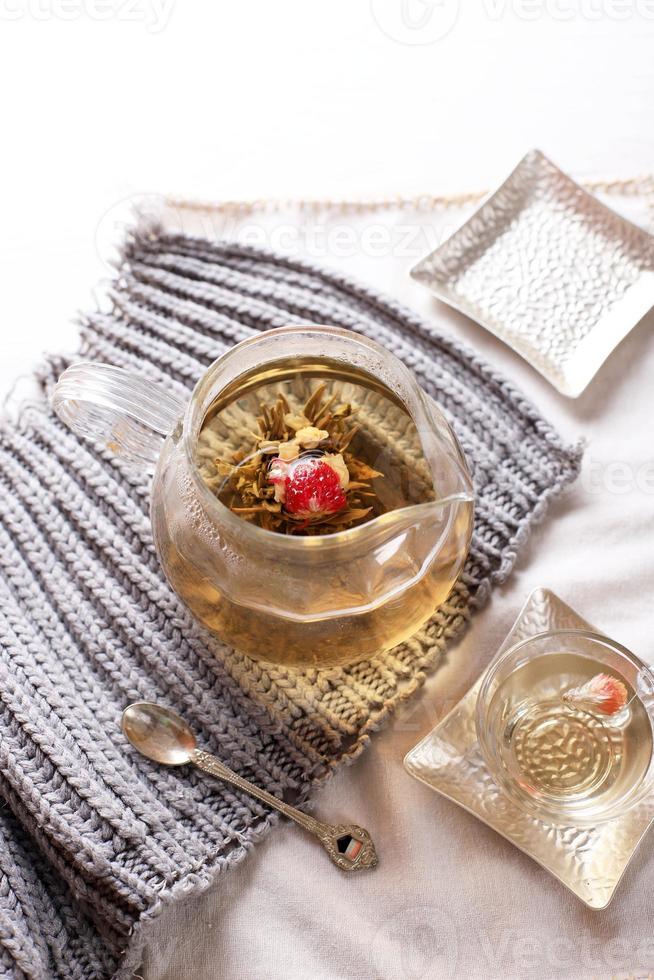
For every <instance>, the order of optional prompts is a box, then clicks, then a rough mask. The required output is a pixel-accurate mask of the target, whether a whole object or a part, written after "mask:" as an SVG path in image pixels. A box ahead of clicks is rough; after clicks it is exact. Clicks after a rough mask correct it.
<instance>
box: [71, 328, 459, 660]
mask: <svg viewBox="0 0 654 980" xmlns="http://www.w3.org/2000/svg"><path fill="white" fill-rule="evenodd" d="M298 363H301V364H308V363H311V364H313V365H314V366H315V365H320V364H322V363H329V364H330V365H332V366H333V365H337V366H338V365H340V366H341V367H342V369H343V371H344V372H345V373H346V374H347V372H353V371H354V372H357V376H360V377H365V378H367V379H368V380H369V382H370V390H371V391H373V393H374V392H375V391H376V392H377V394H376V395H375V394H373V395H372V396H371V398H377V399H378V400H377V402H376V404H377V405H379V404H380V402H379V392H380V391H382V392H385V393H386V395H387V396H388V397H389V399H390V400H389V401H388V402H383V404H384V405H385V406H387V407H386V409H385V411H386V412H387V413H388V412H390V413H391V416H392V417H393V418H394V416H393V413H401V414H402V415H403V417H405V418H408V419H409V420H410V422H411V424H412V425H413V426H414V427H415V432H416V434H417V439H418V440H419V443H418V444H419V447H420V449H421V456H422V465H423V467H424V470H425V473H426V477H427V479H428V481H429V484H430V490H431V495H430V499H425V500H423V501H422V502H418V503H409V504H408V505H406V506H399V507H396V508H395V509H391V510H388V511H387V512H384V513H381V514H380V515H379V516H377V517H375V518H374V519H371V520H368V521H367V522H365V523H362V524H360V525H359V526H354V527H350V528H347V529H345V530H338V531H336V532H334V533H327V534H323V535H320V536H312V535H306V536H305V535H295V534H293V535H288V534H281V533H278V532H276V531H274V530H268V529H266V528H263V527H260V526H257V525H256V524H253V523H250V522H249V521H247V520H244V519H243V517H242V516H239V515H238V514H237V513H235V512H233V510H232V509H230V507H229V506H227V505H226V504H225V503H224V502H222V501H221V500H220V499H219V498H218V497H217V496H216V495H215V493H214V492H212V490H211V488H210V487H209V486H208V485H207V483H206V482H205V480H204V479H203V477H202V474H201V472H200V466H199V461H198V454H197V450H198V445H199V439H200V433H201V430H202V427H203V423H204V422H205V419H206V418H207V417H208V413H209V411H210V409H211V408H212V406H215V405H216V404H217V402H218V401H220V399H221V398H222V399H223V400H224V401H225V403H226V402H227V401H228V400H229V399H228V398H226V395H227V394H228V393H230V392H231V393H234V399H235V400H236V401H237V402H238V398H239V384H240V380H241V379H243V378H251V377H253V376H256V377H259V378H266V377H268V376H271V375H273V374H274V371H275V370H276V369H279V366H280V365H282V366H284V365H287V366H289V370H291V373H292V365H294V364H298ZM388 406H390V407H388ZM53 407H54V409H55V411H56V412H57V414H58V415H59V417H60V418H61V419H62V420H63V421H64V422H66V423H67V425H69V426H70V428H72V429H73V430H74V431H75V432H76V433H77V434H78V435H80V436H82V437H84V438H86V439H89V440H93V441H99V442H103V443H104V444H105V445H106V446H108V447H109V448H110V449H112V450H113V451H114V452H115V453H117V454H118V455H120V457H121V458H122V459H123V460H124V461H125V462H128V463H129V464H130V465H133V466H136V467H138V468H140V469H141V471H143V470H144V469H150V470H154V478H153V482H152V496H151V509H150V512H151V519H152V527H153V533H154V542H155V546H156V549H157V553H158V555H159V559H160V561H161V564H162V567H163V569H164V571H165V573H166V576H167V578H168V580H169V582H170V584H171V586H172V588H173V589H174V590H175V592H177V594H178V595H179V596H180V597H181V598H182V599H183V600H184V602H185V603H186V604H187V605H188V607H189V608H190V609H191V611H192V612H193V613H194V615H195V616H196V617H197V618H198V619H199V620H200V622H201V623H203V624H204V626H206V627H207V628H208V629H209V630H211V631H212V632H213V633H214V634H216V635H217V636H218V637H219V638H220V639H221V640H223V641H225V642H226V643H228V644H230V645H231V646H233V647H235V648H236V649H237V650H239V651H240V652H242V653H245V654H248V655H249V656H252V657H255V658H257V659H261V660H265V661H268V662H273V663H279V664H284V665H288V666H299V667H307V666H315V667H334V666H342V665H346V664H351V663H354V662H356V661H357V660H363V659H367V658H369V657H371V656H373V655H374V654H376V653H378V652H380V651H382V650H384V649H389V648H391V647H393V646H395V645H396V644H398V643H401V642H402V641H403V640H406V639H407V638H408V637H409V636H411V635H412V634H413V633H415V632H416V631H417V630H418V629H419V628H420V627H421V626H422V625H423V624H424V623H425V622H426V621H427V620H428V619H429V618H430V616H431V615H432V614H433V613H434V611H435V610H436V608H437V607H438V606H439V605H440V604H441V603H442V602H443V601H444V600H445V599H446V598H447V596H448V594H449V593H450V591H451V589H452V586H453V584H454V582H455V581H456V579H457V577H458V575H459V573H460V571H461V569H462V567H463V564H464V562H465V559H466V555H467V552H468V547H469V543H470V537H471V533H472V523H473V505H474V498H473V493H472V483H471V478H470V473H469V471H468V468H467V465H466V462H465V459H464V456H463V454H462V452H461V449H460V447H459V444H458V442H457V440H456V437H455V436H454V434H453V432H452V430H451V429H450V427H449V425H448V423H447V421H446V420H445V418H444V416H443V414H442V413H441V411H440V410H439V408H438V407H437V406H436V404H435V403H434V402H433V401H432V400H431V399H430V398H429V397H428V396H427V395H426V394H425V393H424V392H423V391H422V390H421V389H420V387H419V386H418V384H417V382H416V380H415V378H414V376H413V374H412V373H411V372H410V371H409V369H408V368H407V367H406V366H405V365H404V364H403V363H402V362H401V361H399V360H398V359H397V358H396V357H395V356H394V355H393V354H391V353H389V352H388V351H387V350H385V349H384V348H383V347H381V346H380V345H379V344H377V343H374V342H373V341H372V340H369V339H367V338H366V337H363V336H361V335H359V334H355V333H353V332H350V331H347V330H342V329H338V328H334V327H322V326H291V327H282V328H280V329H276V330H270V331H266V332H262V333H258V334H256V335H254V336H252V337H250V338H248V339H247V340H245V341H243V342H242V343H240V344H238V345H237V346H235V347H233V348H231V349H230V350H229V351H228V352H227V353H225V354H223V355H222V356H221V357H219V358H218V359H217V360H216V361H214V363H213V364H212V365H211V366H210V367H209V368H208V369H207V371H206V372H205V374H204V375H203V376H202V377H201V378H200V380H199V381H198V383H197V384H196V386H195V389H194V391H193V393H192V395H191V397H190V400H189V401H188V403H187V404H184V402H183V401H182V400H181V399H180V398H178V397H177V396H176V395H174V394H171V393H170V392H168V391H167V390H165V389H164V388H163V387H162V386H160V385H157V384H154V383H152V382H151V381H149V380H146V379H145V378H140V377H138V376H135V375H132V374H131V373H129V372H126V371H124V370H122V369H121V368H115V367H112V366H110V365H105V364H96V363H80V364H75V365H72V366H71V367H69V368H68V369H67V370H66V371H65V372H64V373H63V374H62V375H61V377H60V379H59V381H58V382H57V385H56V386H55V390H54V393H53ZM364 409H365V405H364ZM364 416H365V412H364ZM391 416H388V415H385V416H384V418H382V421H384V419H386V418H390V417H391ZM357 418H358V416H357ZM363 424H364V427H365V418H364V423H363ZM396 427H397V426H395V428H396ZM391 428H393V426H391ZM394 459H395V457H391V463H390V464H389V466H390V469H392V468H393V466H394V465H395V463H394V462H393V460H394ZM391 477H392V473H391Z"/></svg>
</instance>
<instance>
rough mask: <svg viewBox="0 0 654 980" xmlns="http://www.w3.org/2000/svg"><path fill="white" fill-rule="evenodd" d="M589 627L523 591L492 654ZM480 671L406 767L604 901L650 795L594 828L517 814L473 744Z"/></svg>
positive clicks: (644, 822) (640, 828) (540, 592)
mask: <svg viewBox="0 0 654 980" xmlns="http://www.w3.org/2000/svg"><path fill="white" fill-rule="evenodd" d="M562 628H567V629H579V628H585V629H589V628H590V629H593V627H592V626H590V624H589V623H587V622H586V621H585V620H583V619H582V618H581V617H580V616H578V615H577V614H576V613H575V612H574V611H573V610H572V609H570V607H569V606H566V604H565V603H564V602H562V601H561V600H560V599H559V598H557V596H555V595H554V593H553V592H550V591H549V590H548V589H536V590H535V591H534V592H532V594H531V595H530V596H529V598H528V600H527V602H526V603H525V605H524V607H523V609H522V612H521V613H520V615H519V616H518V618H517V620H516V622H515V623H514V625H513V627H512V629H511V632H510V633H509V635H508V636H507V638H506V640H505V641H504V643H503V644H502V646H501V648H500V650H499V651H498V653H497V657H499V656H500V655H501V654H502V653H504V651H505V650H507V649H508V648H509V647H510V646H513V644H514V643H517V642H518V641H519V640H523V639H526V637H528V636H533V635H534V633H541V632H543V630H549V629H562ZM480 683H481V678H480V680H479V681H477V683H476V684H475V685H474V687H472V688H471V690H470V691H468V693H467V694H466V695H465V697H464V698H463V699H462V700H461V701H460V702H459V704H458V705H457V706H456V708H454V710H453V711H451V712H450V714H449V715H447V717H446V718H444V719H443V721H441V722H440V724H438V725H437V726H436V728H434V730H433V731H432V732H431V733H430V734H429V735H427V737H426V738H424V739H423V740H422V741H421V742H419V743H418V745H416V746H415V748H413V749H411V751H410V752H409V753H408V754H407V756H406V758H405V760H404V765H405V767H406V769H407V771H408V772H409V773H410V774H411V775H412V776H415V777H416V779H419V780H421V781H422V782H423V783H426V784H427V785H428V786H431V788H432V789H435V790H436V791H437V792H438V793H441V794H442V795H443V796H445V797H447V798H448V799H449V800H452V801H453V802H454V803H458V804H459V806H462V807H463V808H464V809H466V810H468V812H469V813H472V814H473V815H474V816H476V817H479V819H480V820H482V821H483V822H484V823H486V824H488V826H489V827H492V828H493V830H496V831H497V832H498V833H499V834H502V836H503V837H506V839H507V840H509V841H511V843H512V844H515V845H516V847H518V848H520V850H521V851H524V853H525V854H528V855H529V857H531V858H533V859H534V861H537V862H538V863H539V864H540V865H542V866H543V868H545V869H546V870H547V871H550V872H551V873H552V874H553V875H554V876H555V877H556V878H558V879H559V881H560V882H561V883H562V884H564V885H565V886H566V887H567V888H569V889H570V891H572V892H574V894H575V895H576V896H577V897H578V898H580V899H581V900H582V902H585V903H586V905H589V906H590V908H593V909H603V908H605V907H606V906H607V905H608V904H609V902H610V901H611V899H612V898H613V893H614V892H615V889H616V888H617V886H618V882H619V881H620V879H621V878H622V875H623V874H624V872H625V869H626V867H627V865H628V864H629V861H630V860H631V858H632V856H633V854H634V852H635V850H636V848H637V847H638V845H639V843H640V841H641V840H642V838H643V836H644V834H645V833H646V831H647V829H648V828H649V826H650V824H651V823H652V820H654V794H652V795H650V796H648V797H647V798H646V799H645V800H644V801H643V802H642V803H640V804H639V805H638V806H636V807H635V808H634V809H633V810H631V811H629V813H627V814H625V815H623V816H621V817H616V818H615V819H614V820H609V821H608V822H606V823H603V824H600V825H599V826H597V827H590V828H589V827H585V828H583V829H579V828H576V827H553V826H552V825H550V824H547V823H544V822H543V821H541V820H537V819H535V818H534V817H530V816H528V815H527V814H525V813H523V812H522V810H520V809H519V808H518V807H516V806H515V805H514V804H513V803H512V802H511V800H509V798H508V797H507V796H505V795H504V793H503V792H502V791H501V789H500V788H499V787H498V786H497V784H496V783H495V782H494V781H493V779H492V778H491V776H490V774H489V772H488V770H487V769H486V766H485V765H484V762H483V760H482V757H481V754H480V752H479V746H478V743H477V735H476V731H475V704H476V701H477V691H478V690H479V686H480Z"/></svg>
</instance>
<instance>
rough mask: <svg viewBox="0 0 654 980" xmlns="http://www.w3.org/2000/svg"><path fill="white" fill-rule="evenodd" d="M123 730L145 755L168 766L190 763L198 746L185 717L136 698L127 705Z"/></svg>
mask: <svg viewBox="0 0 654 980" xmlns="http://www.w3.org/2000/svg"><path fill="white" fill-rule="evenodd" d="M122 729H123V734H124V735H125V737H126V738H127V739H128V740H129V741H130V742H131V743H132V745H133V746H134V748H135V749H137V750H138V751H139V752H140V753H141V755H144V756H146V758H148V759H152V761H153V762H161V763H163V764H164V765H166V766H183V765H186V763H188V762H190V761H191V756H192V755H193V752H194V751H195V748H196V741H195V736H194V734H193V732H192V731H191V729H190V728H189V726H188V725H187V724H186V722H185V721H184V719H183V718H180V716H179V715H178V714H176V713H175V712H174V711H171V710H170V708H164V707H162V706H161V705H158V704H151V703H150V702H149V701H136V702H135V703H134V704H130V705H128V707H127V708H125V710H124V711H123V719H122Z"/></svg>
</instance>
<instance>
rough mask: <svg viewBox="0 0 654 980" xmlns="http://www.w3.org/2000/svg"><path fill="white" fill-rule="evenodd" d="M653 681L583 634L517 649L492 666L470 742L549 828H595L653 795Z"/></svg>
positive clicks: (608, 644)
mask: <svg viewBox="0 0 654 980" xmlns="http://www.w3.org/2000/svg"><path fill="white" fill-rule="evenodd" d="M652 692H654V676H653V675H652V673H651V671H650V669H649V668H648V667H647V666H646V665H645V664H644V663H642V662H641V661H640V660H638V658H637V657H635V656H634V655H633V654H632V653H630V652H629V651H628V650H627V649H626V648H624V647H622V646H620V645H619V644H617V643H614V642H613V641H611V640H609V639H607V638H606V637H604V636H601V635H599V634H595V633H592V632H590V631H585V630H553V631H550V632H548V633H541V634H538V635H536V636H534V637H531V638H529V639H527V640H524V641H522V642H521V643H519V644H517V645H516V646H515V647H513V648H512V649H511V650H509V651H508V652H507V653H505V654H504V655H503V656H501V657H500V658H499V659H498V660H497V661H496V662H495V663H494V664H492V665H491V667H490V668H489V671H488V673H487V674H486V676H485V678H484V680H483V682H482V685H481V688H480V691H479V697H478V702H477V734H478V738H479V744H480V748H481V751H482V754H483V756H484V758H485V761H486V763H487V765H488V767H489V769H490V771H491V774H492V775H493V776H494V778H495V779H496V780H497V781H498V783H499V784H500V786H502V788H503V789H504V790H505V792H507V793H508V795H509V796H510V797H511V798H512V800H513V801H514V802H515V803H517V804H518V805H519V806H520V807H522V808H523V809H525V810H527V811H529V812H530V813H531V814H532V815H533V816H536V817H538V818H540V819H543V820H545V821H547V822H550V823H554V824H559V825H561V824H562V825H570V826H592V825H594V824H597V823H600V822H603V821H605V820H609V819H611V818H613V817H615V816H618V815H620V814H621V813H624V812H625V811H626V810H628V809H629V808H631V807H632V806H634V805H635V804H636V803H637V802H638V801H639V800H641V799H642V798H643V796H644V795H646V793H647V792H649V790H650V789H651V787H652V781H653V777H654V763H653V759H652V745H653V705H654V699H653V697H652Z"/></svg>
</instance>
